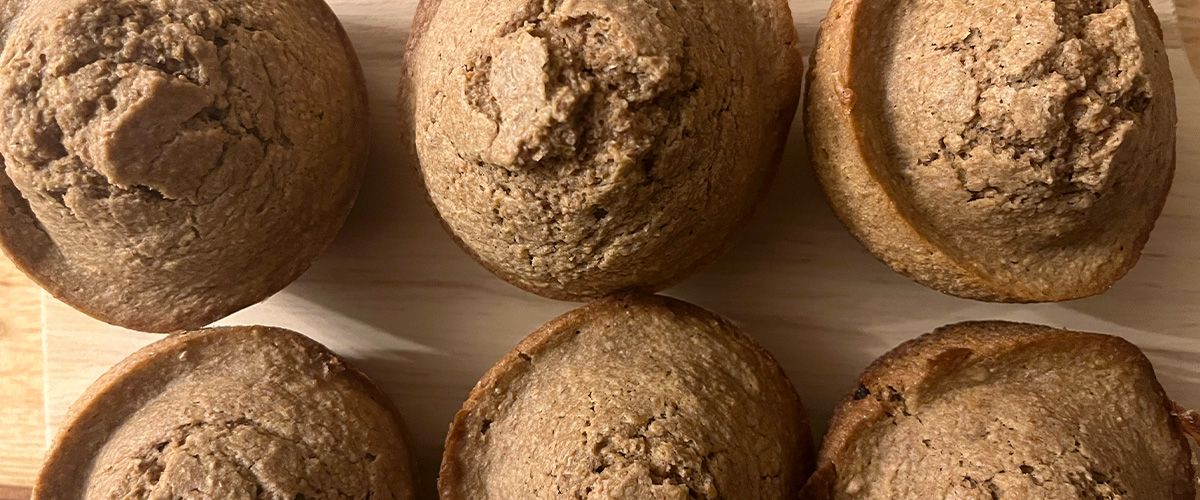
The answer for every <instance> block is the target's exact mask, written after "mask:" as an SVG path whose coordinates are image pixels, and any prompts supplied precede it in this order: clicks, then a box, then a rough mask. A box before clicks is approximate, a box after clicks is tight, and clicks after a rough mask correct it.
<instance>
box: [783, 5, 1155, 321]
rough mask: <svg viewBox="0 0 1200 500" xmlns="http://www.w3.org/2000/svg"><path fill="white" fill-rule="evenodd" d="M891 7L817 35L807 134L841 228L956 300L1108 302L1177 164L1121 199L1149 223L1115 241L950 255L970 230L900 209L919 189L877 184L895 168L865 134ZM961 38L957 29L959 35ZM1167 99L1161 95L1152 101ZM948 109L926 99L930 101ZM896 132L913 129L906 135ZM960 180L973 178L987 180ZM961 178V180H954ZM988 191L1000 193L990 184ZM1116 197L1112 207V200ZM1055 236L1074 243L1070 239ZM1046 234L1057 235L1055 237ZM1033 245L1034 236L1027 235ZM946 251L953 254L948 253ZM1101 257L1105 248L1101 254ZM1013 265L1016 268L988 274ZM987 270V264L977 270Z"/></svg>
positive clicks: (832, 14) (873, 133)
mask: <svg viewBox="0 0 1200 500" xmlns="http://www.w3.org/2000/svg"><path fill="white" fill-rule="evenodd" d="M1138 4H1140V6H1141V7H1142V9H1144V10H1141V11H1140V12H1138V11H1137V10H1138V9H1136V8H1133V7H1132V6H1133V4H1129V5H1130V8H1131V10H1132V11H1133V12H1132V14H1131V15H1132V16H1133V18H1134V19H1138V20H1143V19H1144V18H1146V17H1148V18H1149V19H1150V21H1149V25H1150V28H1149V31H1151V32H1152V33H1151V34H1150V35H1149V36H1147V37H1146V38H1145V39H1142V40H1141V43H1143V44H1147V47H1148V48H1146V53H1147V54H1148V55H1147V59H1148V62H1147V63H1146V65H1147V67H1149V68H1152V69H1150V70H1149V71H1150V72H1151V76H1150V77H1149V78H1150V79H1151V80H1153V87H1154V89H1155V90H1154V92H1155V95H1156V96H1157V97H1156V98H1158V99H1160V100H1162V104H1161V105H1160V107H1159V108H1155V110H1157V111H1155V113H1157V114H1155V115H1154V116H1155V117H1158V116H1159V115H1163V116H1166V115H1167V114H1169V115H1171V116H1172V117H1173V109H1174V98H1173V95H1170V89H1171V81H1170V80H1171V76H1170V72H1169V69H1167V68H1166V63H1165V56H1164V55H1163V54H1164V51H1163V50H1162V47H1161V27H1160V26H1159V24H1158V20H1157V18H1156V17H1155V16H1154V14H1153V10H1151V9H1150V7H1149V5H1148V3H1146V2H1145V1H1144V0H1143V1H1141V2H1138ZM896 5H898V2H896V1H892V0H888V1H880V2H870V1H864V0H837V1H835V2H834V3H833V5H832V6H831V8H830V11H829V14H828V16H827V17H826V18H825V20H824V21H823V22H822V24H821V29H820V34H819V36H818V41H817V45H816V48H815V50H814V55H813V62H812V66H811V68H810V72H809V85H808V91H807V94H806V106H805V125H806V127H805V131H806V134H807V136H808V144H809V148H810V151H811V154H812V157H813V160H814V169H815V171H816V173H817V175H818V178H819V180H820V181H821V184H822V186H823V187H824V188H825V191H826V194H827V195H828V197H829V199H830V202H831V205H832V206H833V208H834V210H835V212H836V213H837V215H838V217H839V218H840V219H841V220H842V222H843V223H844V224H845V225H846V226H847V228H848V229H849V230H850V231H851V232H852V233H853V234H854V236H855V237H856V238H858V239H859V240H860V241H861V242H862V243H863V244H864V245H865V246H866V247H867V248H868V249H869V250H870V251H871V252H872V253H873V254H874V255H875V256H876V257H877V258H879V259H880V260H881V261H883V262H884V263H886V264H887V265H889V266H890V267H892V268H893V269H895V270H896V271H898V272H900V273H902V274H904V275H906V276H908V277H910V278H912V279H913V280H915V281H917V282H919V283H921V284H923V285H926V286H929V287H931V288H934V289H936V290H939V291H942V292H944V293H948V294H951V295H956V296H960V297H964V298H971V299H977V300H985V301H996V302H1045V301H1059V300H1069V299H1075V298H1081V297H1086V296H1090V295H1095V294H1098V293H1102V292H1103V291H1105V290H1107V289H1108V288H1109V287H1110V286H1112V284H1113V283H1114V282H1116V281H1117V280H1118V279H1120V278H1121V277H1122V276H1124V275H1125V274H1126V272H1128V270H1129V269H1130V268H1132V266H1133V265H1134V264H1135V263H1136V261H1137V258H1138V256H1139V254H1140V251H1141V248H1142V247H1143V246H1144V244H1145V242H1146V240H1147V239H1148V238H1149V234H1150V232H1151V230H1152V229H1153V226H1154V221H1155V220H1156V219H1157V217H1158V215H1159V214H1160V213H1161V211H1162V206H1163V205H1164V204H1165V201H1166V195H1167V191H1168V188H1169V186H1170V179H1171V178H1172V177H1173V172H1174V168H1175V167H1174V158H1173V155H1172V156H1171V158H1168V159H1166V160H1164V161H1163V162H1162V164H1161V165H1148V166H1145V168H1147V169H1158V170H1156V173H1155V174H1154V175H1153V176H1152V177H1154V179H1160V178H1165V179H1166V181H1165V184H1163V185H1162V186H1159V182H1158V181H1157V180H1153V181H1146V182H1141V183H1138V184H1144V185H1146V186H1149V187H1147V188H1145V189H1147V190H1149V191H1152V192H1150V193H1149V194H1147V195H1145V196H1144V197H1143V195H1142V194H1140V193H1132V194H1128V195H1125V196H1124V197H1123V198H1122V199H1125V200H1126V202H1127V203H1129V204H1131V205H1136V206H1138V207H1145V210H1144V211H1143V212H1142V213H1144V217H1141V216H1140V215H1139V216H1138V217H1137V218H1132V219H1136V220H1127V219H1123V218H1120V217H1117V216H1113V217H1112V219H1113V220H1114V221H1115V222H1112V223H1113V224H1117V225H1118V226H1120V225H1121V224H1122V221H1125V223H1126V224H1127V225H1128V227H1118V228H1116V229H1114V230H1111V231H1110V228H1108V227H1104V228H1103V229H1104V230H1103V231H1101V230H1099V229H1097V230H1095V231H1092V232H1091V233H1090V234H1091V235H1092V236H1086V237H1090V238H1093V240H1094V241H1086V242H1082V243H1081V242H1078V241H1071V240H1068V239H1066V238H1067V237H1063V239H1060V240H1055V241H1054V242H1053V243H1050V244H1047V245H1045V246H1044V249H1045V251H1044V255H1043V254H1040V253H1035V254H1030V255H1024V254H1023V253H1022V252H1024V251H1025V250H1021V249H1019V248H1017V247H1016V246H1014V247H1013V248H1011V249H1007V250H1010V251H1007V252H999V254H998V255H983V254H984V253H986V252H980V251H974V250H973V251H959V250H956V249H955V247H956V246H957V245H959V244H960V243H958V242H957V241H958V240H963V239H966V240H971V239H972V238H968V237H965V236H964V235H965V234H967V232H970V231H975V230H976V229H977V228H972V227H969V226H968V225H964V224H958V225H957V226H956V227H958V228H959V229H957V231H958V232H959V233H961V234H958V235H951V236H945V235H938V234H935V231H934V230H932V229H930V227H929V226H930V218H931V217H932V216H931V215H929V213H928V209H921V210H918V209H917V208H915V205H914V203H916V202H913V201H911V200H908V199H905V198H906V197H911V196H912V195H911V194H907V193H909V192H911V191H912V190H914V189H916V188H914V187H912V186H914V185H915V184H910V185H904V186H902V185H900V184H899V182H900V181H897V180H895V179H891V178H884V177H885V176H884V175H883V174H882V173H881V172H882V171H885V170H887V169H888V168H891V167H888V166H884V164H886V163H888V161H890V160H886V158H888V155H886V154H883V153H880V151H883V150H884V149H885V148H887V147H891V146H887V145H886V144H885V143H887V142H888V141H889V140H890V139H887V138H884V137H880V136H879V133H878V132H877V130H876V129H875V125H872V123H874V121H878V120H879V119H882V118H880V117H881V116H884V115H886V111H885V110H884V109H876V108H875V107H874V106H876V104H877V103H876V101H877V100H878V96H877V95H875V94H877V93H882V92H883V90H882V89H880V88H878V86H877V85H876V84H874V83H871V82H870V81H869V80H870V79H871V78H873V76H872V75H876V76H877V74H878V73H879V72H881V71H884V70H881V69H880V68H881V67H883V65H882V63H881V61H880V60H878V58H879V57H883V56H881V55H880V54H878V53H875V52H872V51H873V50H875V49H874V48H873V47H874V46H875V45H877V44H878V43H877V40H879V38H880V37H881V36H883V35H881V34H880V32H881V30H878V29H874V28H872V29H867V28H865V27H866V26H876V25H877V24H878V23H879V22H881V21H880V20H879V18H878V16H881V15H886V12H885V11H886V10H887V9H891V8H896V7H895V6H896ZM881 13H883V14H881ZM1018 19H1019V17H1018ZM882 22H890V21H882ZM966 28H967V27H966V26H959V29H963V30H966ZM951 29H952V28H951ZM860 65H861V66H860ZM1001 67H1003V66H1001ZM897 71H898V70H897ZM976 71H978V70H976ZM872 72H874V73H872ZM1163 93H1165V94H1166V95H1159V94H1163ZM943 97H944V96H932V97H931V99H941V98H943ZM873 103H874V104H873ZM868 107H869V108H870V109H867V108H868ZM1168 108H1169V110H1170V112H1169V113H1168V111H1167V109H1168ZM976 116H978V114H977V115H976ZM897 126H898V127H901V128H909V129H911V128H920V127H919V126H914V125H912V124H902V125H897ZM1149 127H1157V128H1159V129H1161V130H1162V131H1163V133H1162V134H1160V135H1163V136H1167V135H1170V136H1173V133H1168V132H1170V131H1172V130H1173V127H1174V123H1173V118H1170V119H1167V118H1163V119H1162V120H1161V121H1156V122H1153V123H1151V124H1150V125H1149ZM943 148H944V149H945V146H943ZM1156 149H1160V148H1156ZM1161 149H1165V148H1161ZM881 155H882V156H881ZM1051 157H1053V156H1051ZM934 159H935V160H936V157H935V158H934ZM923 161H925V160H923ZM1117 161H1120V160H1117ZM966 172H967V173H966V174H965V175H966V176H968V177H969V176H971V175H985V174H986V173H976V174H972V173H971V172H970V171H969V170H968V171H966ZM889 175H891V174H889ZM905 175H909V174H905ZM912 175H914V176H915V175H917V174H912ZM921 175H930V174H921ZM960 175H963V174H962V173H961V172H960ZM962 179H966V180H962V182H963V183H968V181H969V180H972V179H969V178H967V177H962ZM931 182H932V181H931ZM937 182H942V181H941V180H939V181H937ZM988 182H1003V181H1002V180H995V179H991V180H989V181H988ZM932 185H937V184H936V183H934V184H932ZM924 189H930V188H929V187H925V188H924ZM938 189H941V188H938ZM976 189H980V191H979V192H975V191H972V193H973V196H975V197H985V196H990V195H992V194H993V193H994V191H992V190H993V189H995V188H992V187H991V186H988V187H986V188H978V187H976ZM1139 189H1141V187H1139ZM1001 194H1003V193H1002V192H1001ZM1115 196H1116V195H1112V194H1109V195H1108V197H1109V198H1112V197H1115ZM972 199H974V198H972ZM922 210H923V211H922ZM1047 210H1048V209H1047ZM1097 210H1099V209H1097ZM1105 210H1113V209H1111V208H1105ZM961 211H962V209H961V208H959V207H957V206H954V207H948V208H946V213H948V214H954V215H952V216H953V217H957V216H958V214H959V213H960V212H961ZM1118 212H1119V211H1118ZM1114 213H1117V212H1114ZM1095 217H1100V216H1099V215H1096V216H1095ZM1022 222H1023V221H1016V222H1014V223H1013V224H1014V228H1013V229H1012V230H1011V232H1012V233H1013V234H1016V233H1018V232H1019V231H1021V230H1022V229H1021V228H1020V224H1021V223H1022ZM1047 224H1049V223H1047ZM1059 231H1063V232H1069V231H1070V229H1069V228H1062V229H1059ZM1046 232H1047V233H1048V234H1054V230H1048V231H1046ZM1030 234H1033V231H1032V230H1031V231H1030ZM1114 235H1115V236H1114ZM1018 238H1020V236H1019V237H1018ZM951 239H954V240H955V241H956V242H955V243H954V244H950V243H947V241H949V240H951ZM989 241H990V240H989ZM1024 243H1026V244H1027V243H1028V241H1026V242H1024ZM1106 245H1109V246H1111V248H1105V246H1106ZM1000 246H1001V247H1002V245H1000ZM1034 246H1037V245H1034ZM1039 251H1040V250H1039ZM1010 257H1011V258H1012V259H1013V265H1012V266H1009V265H1007V264H1005V265H997V264H994V263H993V261H999V260H1006V259H1008V258H1010ZM985 260H986V261H987V262H983V261H985ZM1022 266H1024V269H1023V270H1022ZM1030 267H1032V268H1033V269H1032V270H1031V269H1029V268H1030ZM1076 276H1079V277H1082V278H1081V279H1077V278H1075V277H1076Z"/></svg>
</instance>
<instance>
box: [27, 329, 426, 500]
mask: <svg viewBox="0 0 1200 500" xmlns="http://www.w3.org/2000/svg"><path fill="white" fill-rule="evenodd" d="M65 422H66V423H65V424H64V425H63V427H62V429H61V430H60V431H59V434H58V437H57V438H56V439H55V442H54V445H53V446H52V447H51V449H50V452H49V453H48V454H47V456H46V461H45V464H44V465H43V467H42V471H41V474H40V477H39V478H38V482H37V485H36V486H35V488H34V494H33V498H35V499H60V498H89V499H93V498H184V497H186V498H213V499H226V498H270V499H286V500H293V499H296V498H375V499H385V498H386V499H392V498H396V499H405V498H412V484H411V481H412V479H411V477H410V476H409V474H410V471H409V463H408V452H407V449H406V447H405V444H404V441H403V439H402V437H401V433H402V430H401V422H400V419H399V417H398V415H397V414H396V413H395V411H394V410H393V408H392V407H391V404H390V403H389V402H388V401H387V400H386V398H385V397H384V396H383V395H382V394H381V393H380V392H379V391H378V390H377V389H376V388H375V386H374V385H372V384H371V382H370V381H369V380H368V379H367V378H366V377H365V376H363V375H362V374H361V373H359V372H358V371H356V370H354V369H353V368H351V367H349V366H347V365H346V364H345V363H344V362H343V361H342V360H341V359H339V358H338V357H337V356H336V355H334V354H333V353H331V352H329V351H328V350H327V349H325V348H324V347H323V346H321V345H320V344H317V343H316V342H314V341H312V340H310V339H308V338H306V337H304V336H302V335H300V334H297V333H294V332H290V331H287V330H281V329H277V328H266V327H237V328H214V329H207V330H200V331H196V332H187V333H180V334H176V335H172V336H170V337H167V338H165V339H163V340H161V341H158V342H156V343H154V344H151V345H150V346H148V347H146V348H144V349H142V350H140V351H138V352H136V353H134V354H133V355H132V356H130V357H129V358H127V359H125V360H124V361H123V362H121V363H120V364H118V365H117V366H116V367H114V368H113V369H112V370H109V372H108V373H106V374H105V375H104V376H103V377H101V378H100V380H98V381H97V382H96V383H95V384H93V385H92V387H91V388H89V389H88V392H87V393H86V394H84V396H83V397H82V398H80V399H79V401H77V402H76V403H75V405H74V406H72V408H71V412H70V414H69V415H68V416H67V418H66V420H65Z"/></svg>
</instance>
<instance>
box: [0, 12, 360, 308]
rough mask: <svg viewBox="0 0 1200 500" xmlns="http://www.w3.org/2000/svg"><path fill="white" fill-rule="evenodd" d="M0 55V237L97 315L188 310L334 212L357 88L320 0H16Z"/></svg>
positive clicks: (231, 300) (345, 199)
mask: <svg viewBox="0 0 1200 500" xmlns="http://www.w3.org/2000/svg"><path fill="white" fill-rule="evenodd" d="M7 33H8V36H7V42H6V43H5V45H4V50H3V53H2V54H0V154H2V155H3V160H4V175H2V176H0V246H3V247H4V249H5V250H6V251H7V252H8V253H9V254H10V255H11V256H12V257H13V260H14V261H15V262H16V263H17V264H18V265H19V266H20V267H22V268H23V269H24V270H25V271H26V272H27V273H28V274H30V275H31V277H33V278H34V279H35V280H36V281H37V282H38V283H39V284H41V285H42V286H43V287H45V288H46V289H47V290H49V291H50V292H51V293H53V294H54V295H56V296H58V297H59V298H61V299H63V300H64V301H65V302H67V303H69V304H71V305H73V306H75V307H76V308H78V309H80V310H82V311H84V312H86V313H88V314H91V315H93V316H95V317H97V318H99V319H102V320H104V321H107V322H110V323H114V324H118V325H121V326H126V327H130V328H136V329H140V330H147V331H170V330H175V329H182V328H190V327H199V326H203V325H205V324H208V323H210V322H212V321H214V320H216V319H219V318H221V317H223V316H225V315H228V314H229V313H232V312H233V311H236V310H238V309H240V308H242V307H245V306H247V305H250V304H253V303H255V302H258V301H260V300H262V299H264V298H266V297H267V296H268V295H270V294H272V293H274V292H276V291H277V290H279V289H280V288H282V287H283V286H285V285H287V284H288V283H290V282H291V281H292V280H293V279H295V278H296V277H297V276H298V275H299V274H300V273H301V272H303V271H304V270H305V269H306V268H307V267H308V266H309V264H310V263H311V262H312V260H313V259H314V258H315V257H316V255H317V254H318V253H319V252H320V251H321V250H322V249H323V248H324V247H325V246H326V245H327V244H328V243H329V241H330V240H331V239H332V238H333V236H334V234H335V233H336V231H337V229H338V228H339V227H340V226H341V223H342V220H343V219H344V217H345V216H346V213H347V212H348V211H349V208H350V205H351V203H352V202H353V198H354V196H355V194H356V192H357V189H358V184H359V180H360V177H361V173H362V168H363V166H364V161H365V159H366V153H367V151H366V141H367V126H366V94H365V90H364V85H363V82H362V74H361V71H360V69H359V67H358V63H357V61H356V59H355V56H354V53H353V50H352V49H351V47H350V44H349V42H348V41H347V40H346V38H345V36H344V33H343V32H342V30H341V28H340V25H339V24H338V22H337V19H336V17H335V16H334V15H333V13H332V12H331V11H330V10H329V8H328V7H327V6H326V5H325V4H324V3H323V2H321V1H320V0H253V1H241V0H32V1H30V2H27V5H26V6H25V7H24V8H23V9H22V10H21V12H20V14H19V15H18V16H17V17H16V18H15V20H14V21H13V23H12V25H11V26H9V29H8V30H7Z"/></svg>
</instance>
